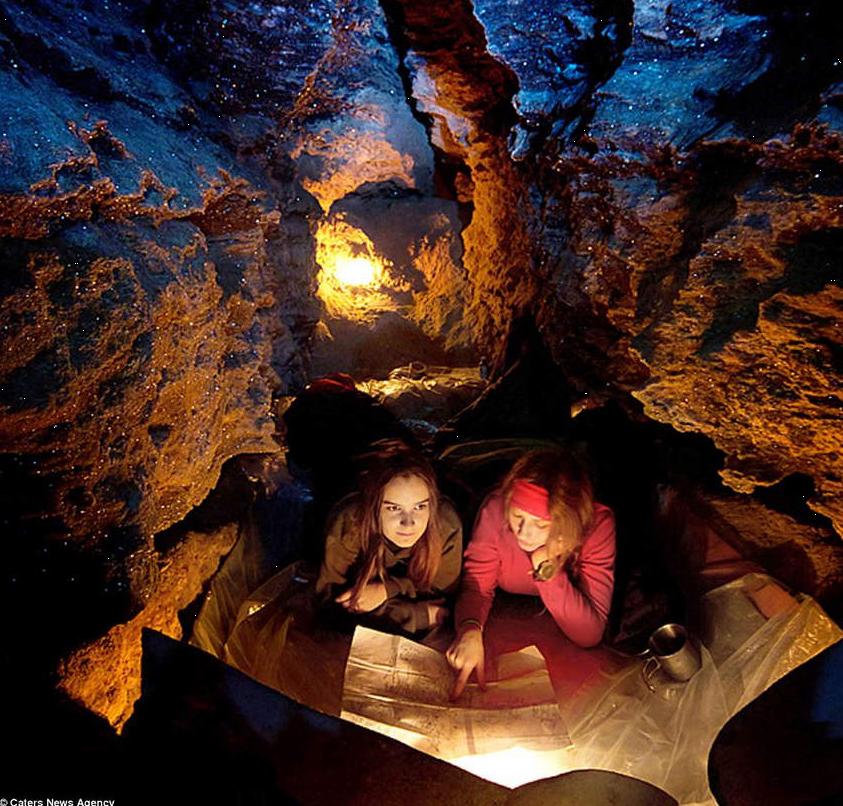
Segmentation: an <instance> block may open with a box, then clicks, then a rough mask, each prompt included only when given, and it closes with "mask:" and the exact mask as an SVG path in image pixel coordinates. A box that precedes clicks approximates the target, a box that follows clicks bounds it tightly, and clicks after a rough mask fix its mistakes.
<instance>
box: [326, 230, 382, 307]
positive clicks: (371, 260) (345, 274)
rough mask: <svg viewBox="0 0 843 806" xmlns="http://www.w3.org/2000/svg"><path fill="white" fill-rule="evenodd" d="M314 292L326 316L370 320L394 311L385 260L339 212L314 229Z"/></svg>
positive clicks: (363, 233) (363, 235) (366, 238)
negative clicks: (327, 314) (315, 271)
mask: <svg viewBox="0 0 843 806" xmlns="http://www.w3.org/2000/svg"><path fill="white" fill-rule="evenodd" d="M316 262H317V263H318V264H319V266H320V271H319V274H318V276H317V282H318V284H319V286H318V290H317V294H318V296H319V298H320V299H321V300H322V301H323V302H324V303H325V307H326V309H327V311H328V313H329V315H331V316H334V317H338V318H343V319H348V320H352V321H357V322H367V321H372V320H373V319H374V318H375V317H376V316H377V314H378V313H379V312H382V311H385V310H394V309H395V307H396V306H395V303H394V302H393V300H392V299H391V298H390V296H389V295H388V294H387V293H385V290H386V289H384V287H383V286H384V283H385V282H386V280H387V278H386V276H385V271H386V263H385V260H384V259H383V258H382V257H380V256H379V255H378V253H377V250H376V249H375V245H374V244H373V243H372V241H371V239H370V238H369V236H368V235H366V233H365V232H363V230H361V229H358V228H357V227H354V226H352V225H351V224H349V223H348V222H347V221H346V220H345V218H344V217H343V216H342V215H338V216H332V217H331V218H329V219H326V220H325V221H322V222H321V223H320V224H319V228H318V229H317V231H316Z"/></svg>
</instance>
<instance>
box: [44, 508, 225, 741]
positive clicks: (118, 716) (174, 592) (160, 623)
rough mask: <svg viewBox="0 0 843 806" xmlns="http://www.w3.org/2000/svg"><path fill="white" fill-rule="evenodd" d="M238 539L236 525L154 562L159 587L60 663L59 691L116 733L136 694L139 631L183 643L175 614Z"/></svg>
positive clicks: (190, 539)
mask: <svg viewBox="0 0 843 806" xmlns="http://www.w3.org/2000/svg"><path fill="white" fill-rule="evenodd" d="M237 534H238V529H237V526H236V524H229V525H227V526H225V527H223V528H221V529H219V530H218V531H216V532H214V533H211V534H201V533H197V532H192V533H189V534H188V535H187V536H186V537H185V539H184V540H183V541H182V542H181V543H179V544H178V545H177V546H175V547H174V548H173V549H172V550H171V551H170V552H169V553H167V554H165V555H164V556H163V557H162V558H161V559H160V560H159V562H160V563H161V571H160V578H159V583H158V585H157V587H156V590H155V592H154V594H153V596H152V597H151V598H150V600H149V601H148V602H147V604H146V607H145V608H144V609H143V611H142V612H140V613H138V615H137V616H135V617H134V618H133V619H132V620H131V621H129V622H127V623H126V624H118V625H116V626H114V627H112V628H111V629H110V630H109V631H108V632H107V633H106V634H105V635H103V636H102V637H101V638H99V639H97V640H96V641H93V642H92V643H90V644H88V645H87V646H84V647H81V648H80V649H78V650H77V651H75V652H74V653H73V654H71V655H70V656H69V657H68V658H66V659H65V660H64V661H63V662H62V664H61V667H60V669H59V677H60V682H59V686H60V688H61V689H62V690H63V691H65V692H66V693H67V694H68V695H69V696H70V697H72V698H73V699H74V700H76V701H78V702H80V703H81V704H83V705H84V706H85V707H86V708H89V709H90V710H91V711H93V712H94V713H96V714H99V715H100V716H102V717H104V718H105V719H107V720H108V722H109V723H110V724H111V725H112V726H114V727H115V728H116V729H117V730H120V729H121V728H122V727H123V725H124V724H125V722H126V720H127V719H128V718H129V717H130V716H131V715H132V708H133V707H134V703H135V701H136V700H137V699H138V697H140V694H141V676H140V674H141V631H142V630H143V629H144V628H145V627H148V628H150V629H153V630H157V631H158V632H162V633H164V634H165V635H169V636H170V637H171V638H176V639H181V638H182V626H181V624H180V622H179V618H178V613H179V611H180V610H183V609H184V608H186V607H187V606H188V605H189V604H190V603H191V602H192V601H193V600H194V599H195V598H196V597H197V596H198V595H199V594H200V592H201V591H202V589H203V586H204V585H205V582H206V581H207V579H208V578H209V577H210V576H211V574H213V573H214V571H215V570H216V569H217V566H218V565H219V561H220V558H221V557H222V556H223V555H225V554H226V553H227V552H229V551H230V550H231V548H232V547H233V546H234V543H235V541H236V540H237Z"/></svg>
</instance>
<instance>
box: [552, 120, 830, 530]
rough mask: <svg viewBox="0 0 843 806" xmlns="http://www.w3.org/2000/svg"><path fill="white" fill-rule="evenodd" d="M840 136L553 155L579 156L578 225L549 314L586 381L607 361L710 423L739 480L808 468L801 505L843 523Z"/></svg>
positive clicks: (677, 408) (677, 413)
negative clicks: (628, 159) (658, 152)
mask: <svg viewBox="0 0 843 806" xmlns="http://www.w3.org/2000/svg"><path fill="white" fill-rule="evenodd" d="M840 149H841V143H840V141H839V139H838V138H837V137H835V136H832V135H828V134H826V133H824V132H823V131H822V130H814V131H810V130H798V131H797V132H796V133H795V134H794V137H793V139H792V140H791V141H790V142H788V143H783V142H780V141H771V142H769V143H766V144H762V145H757V146H754V145H749V144H741V143H724V144H719V145H718V144H710V145H708V146H705V147H703V148H701V149H700V151H699V152H697V154H696V155H694V158H692V159H688V160H685V161H683V162H682V163H681V164H679V163H677V162H675V161H673V160H674V158H673V157H671V156H670V155H667V162H666V163H665V162H663V161H662V162H661V163H660V162H659V161H658V160H656V161H653V162H651V163H649V164H648V165H643V166H642V165H637V166H636V165H629V164H626V163H624V162H623V161H620V162H618V161H613V160H611V159H608V160H606V161H605V162H603V163H602V164H601V163H599V162H598V163H597V164H596V165H595V166H589V165H587V164H586V163H582V162H579V163H576V162H573V163H568V164H567V165H566V166H565V167H564V169H563V168H561V166H557V168H558V169H560V170H563V171H567V172H569V173H568V174H567V175H568V176H571V175H573V172H574V171H577V170H579V171H581V173H580V174H579V175H578V176H577V178H576V180H575V181H573V183H572V184H571V185H569V191H572V192H571V194H570V195H569V196H568V198H567V200H560V202H559V203H560V204H566V205H567V209H568V211H569V216H570V220H571V221H572V222H574V223H575V224H576V226H575V229H574V232H573V237H572V238H571V239H570V241H569V248H570V254H569V255H568V257H567V259H566V260H561V261H560V262H559V264H558V268H556V270H555V275H554V278H555V288H556V294H555V295H554V296H551V297H548V298H546V299H545V301H544V302H543V304H542V307H541V313H540V321H541V322H542V324H543V328H544V331H545V333H546V334H547V335H548V337H549V338H550V340H551V342H552V343H553V346H554V351H555V355H556V357H557V359H558V360H559V362H560V363H561V364H562V365H563V366H565V367H567V368H568V370H569V372H570V373H571V375H572V376H573V377H575V378H578V379H579V380H580V382H581V383H583V384H584V385H585V386H589V385H592V386H593V384H594V382H595V380H597V379H598V378H599V377H600V376H601V375H602V376H603V377H604V378H606V379H611V380H610V383H611V384H612V385H613V386H614V387H615V388H616V389H618V390H623V391H627V392H632V393H633V395H634V396H635V397H637V398H638V399H639V400H641V401H642V402H643V403H644V405H645V412H646V414H648V415H649V416H650V417H653V418H654V419H657V420H660V421H662V422H666V423H670V424H671V425H673V426H674V427H675V428H677V429H678V430H682V431H694V432H698V433H704V434H706V435H708V436H710V437H711V439H712V440H713V441H714V443H715V444H716V445H717V446H718V447H719V448H720V449H721V450H723V451H724V453H725V454H726V457H727V458H726V467H725V468H724V470H723V471H722V473H721V475H722V477H723V479H724V481H725V482H726V483H727V484H728V485H729V486H731V487H733V488H734V489H736V490H739V491H741V492H751V491H752V490H753V489H755V488H756V487H757V486H767V485H771V484H774V483H776V482H778V481H780V480H781V479H783V478H785V477H787V476H789V475H791V474H794V473H804V474H807V475H809V476H810V477H811V478H812V479H813V480H814V483H815V486H816V495H815V496H813V497H812V498H811V499H810V501H809V505H810V506H811V507H812V508H813V509H814V510H815V511H817V512H820V513H822V514H824V515H827V516H828V517H829V518H831V519H832V521H833V522H834V523H835V526H836V528H837V530H838V532H840V533H843V509H841V504H840V501H841V500H843V499H841V496H840V492H841V486H840V485H841V481H840V480H841V478H843V464H841V462H843V458H841V456H840V453H839V439H840V438H839V435H840V425H841V414H840V405H841V398H840V395H839V387H840V362H839V353H840V348H841V345H843V334H841V332H840V323H841V311H843V296H841V292H840V290H839V287H838V286H837V285H836V281H837V278H838V277H839V269H838V268H837V267H838V260H839V254H840V239H839V231H840V226H841V211H843V183H841V168H840V165H841V163H840V153H841V150H840ZM663 156H664V155H663ZM660 159H661V158H660ZM595 190H599V191H600V194H601V195H600V196H599V197H597V198H595V196H594V193H595ZM642 190H644V191H645V192H643V193H642ZM569 317H570V318H569ZM572 320H573V321H578V322H580V323H581V324H582V327H584V328H587V330H584V331H581V332H587V333H588V337H587V338H585V339H582V338H579V337H578V336H577V331H576V330H574V329H572V328H571V327H570V323H571V321H572ZM566 323H567V324H566ZM601 345H602V349H599V348H600V346H601Z"/></svg>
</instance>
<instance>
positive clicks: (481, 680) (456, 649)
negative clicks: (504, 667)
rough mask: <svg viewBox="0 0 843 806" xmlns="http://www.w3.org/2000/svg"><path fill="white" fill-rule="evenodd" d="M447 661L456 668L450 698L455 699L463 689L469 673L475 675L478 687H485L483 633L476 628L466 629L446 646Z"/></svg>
mask: <svg viewBox="0 0 843 806" xmlns="http://www.w3.org/2000/svg"><path fill="white" fill-rule="evenodd" d="M445 657H446V658H447V659H448V663H450V664H451V666H452V667H453V668H454V669H456V671H457V679H456V680H455V681H454V687H453V689H452V690H451V699H452V700H455V699H457V697H459V696H460V694H462V693H463V690H464V689H465V684H466V683H467V682H468V678H469V677H470V676H471V673H472V672H474V673H475V675H476V676H477V682H478V684H479V685H480V688H482V689H484V690H485V688H486V666H485V651H484V649H483V633H482V631H481V630H478V629H473V628H471V629H467V630H465V631H464V632H463V634H462V635H460V636H458V637H457V639H456V640H455V641H454V643H453V644H451V646H450V647H448V651H447V652H446V653H445Z"/></svg>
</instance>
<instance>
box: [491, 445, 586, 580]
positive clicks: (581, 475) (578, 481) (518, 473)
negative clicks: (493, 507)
mask: <svg viewBox="0 0 843 806" xmlns="http://www.w3.org/2000/svg"><path fill="white" fill-rule="evenodd" d="M518 479H523V480H524V481H529V482H532V483H533V484H537V485H539V487H544V489H545V490H547V492H548V498H549V501H548V509H549V510H550V535H549V537H548V541H547V552H548V555H549V556H550V558H551V559H552V560H554V561H555V563H556V565H557V567H561V566H562V565H563V564H564V563H565V561H566V560H567V559H568V558H569V557H570V558H572V559H573V558H574V557H575V556H576V554H577V552H578V549H579V547H580V545H581V544H582V542H583V538H584V537H585V533H586V531H587V530H588V527H589V525H590V524H591V519H592V517H593V516H594V491H593V489H592V486H591V479H590V478H589V476H588V472H587V471H586V469H585V465H584V464H583V462H581V461H580V460H579V459H578V458H577V457H576V456H575V455H574V454H573V453H572V452H570V451H565V450H562V449H561V448H539V449H537V450H534V451H530V452H529V453H525V454H524V455H523V456H522V457H521V458H520V459H518V460H517V461H516V462H515V464H514V465H513V466H512V469H511V470H510V471H509V473H507V475H506V477H505V478H504V480H503V482H502V483H501V487H500V489H501V492H502V493H503V497H504V508H505V512H506V515H507V517H509V504H510V501H511V499H512V487H513V485H514V484H515V482H516V480H518Z"/></svg>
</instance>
